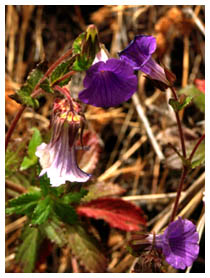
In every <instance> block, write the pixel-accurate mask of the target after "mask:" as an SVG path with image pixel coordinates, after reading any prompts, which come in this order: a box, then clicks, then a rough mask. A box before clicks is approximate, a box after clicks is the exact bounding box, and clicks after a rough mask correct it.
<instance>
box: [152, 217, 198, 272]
mask: <svg viewBox="0 0 210 278" xmlns="http://www.w3.org/2000/svg"><path fill="white" fill-rule="evenodd" d="M198 240H199V235H198V232H197V231H196V226H195V225H194V224H193V223H192V222H191V221H189V220H187V219H182V218H181V217H179V219H178V220H176V221H174V222H172V223H170V224H169V225H168V227H167V228H166V230H165V231H164V234H162V235H157V236H156V240H155V245H156V246H157V247H161V248H162V251H163V254H164V256H165V259H166V261H167V262H168V263H169V264H170V265H172V266H173V267H174V268H177V269H185V268H186V267H188V266H191V265H192V264H193V262H194V261H195V260H196V258H197V257H198V253H199V244H198Z"/></svg>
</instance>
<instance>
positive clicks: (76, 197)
mask: <svg viewBox="0 0 210 278" xmlns="http://www.w3.org/2000/svg"><path fill="white" fill-rule="evenodd" d="M87 193H88V191H87V190H85V189H81V191H80V192H71V193H68V194H66V195H65V196H64V197H63V198H62V202H63V203H65V204H70V203H79V202H80V200H81V199H82V198H83V197H84V196H85V195H86V194H87Z"/></svg>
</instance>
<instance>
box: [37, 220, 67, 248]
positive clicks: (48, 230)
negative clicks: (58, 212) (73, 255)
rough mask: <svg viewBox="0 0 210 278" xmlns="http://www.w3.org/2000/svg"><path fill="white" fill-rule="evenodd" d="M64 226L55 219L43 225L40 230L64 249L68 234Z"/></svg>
mask: <svg viewBox="0 0 210 278" xmlns="http://www.w3.org/2000/svg"><path fill="white" fill-rule="evenodd" d="M62 225H63V224H62V223H61V222H60V221H59V220H58V219H56V218H55V217H54V218H53V219H51V220H48V221H46V222H45V223H44V224H42V225H41V226H40V229H41V231H42V232H43V233H44V235H45V236H46V237H47V238H48V239H50V240H51V242H53V243H54V242H55V243H56V245H58V246H59V247H62V246H63V245H65V244H66V242H67V237H66V233H65V231H64V230H63V229H62V227H61V226H62Z"/></svg>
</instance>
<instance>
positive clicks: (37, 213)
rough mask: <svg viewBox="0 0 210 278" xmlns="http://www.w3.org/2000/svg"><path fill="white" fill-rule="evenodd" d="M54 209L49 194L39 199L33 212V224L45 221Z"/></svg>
mask: <svg viewBox="0 0 210 278" xmlns="http://www.w3.org/2000/svg"><path fill="white" fill-rule="evenodd" d="M51 211H52V201H51V199H50V197H49V196H47V197H46V198H45V199H44V200H41V201H39V203H38V204H37V206H36V208H35V209H34V212H33V214H32V221H31V223H32V224H37V225H40V224H42V223H44V222H45V221H46V220H47V219H48V217H49V215H50V213H51Z"/></svg>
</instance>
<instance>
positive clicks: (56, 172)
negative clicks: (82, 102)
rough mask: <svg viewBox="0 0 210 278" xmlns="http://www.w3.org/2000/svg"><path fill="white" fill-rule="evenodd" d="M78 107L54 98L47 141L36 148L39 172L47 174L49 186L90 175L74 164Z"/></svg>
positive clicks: (77, 180) (80, 180)
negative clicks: (47, 142) (48, 140)
mask: <svg viewBox="0 0 210 278" xmlns="http://www.w3.org/2000/svg"><path fill="white" fill-rule="evenodd" d="M78 111H79V106H78V105H77V103H76V102H74V101H73V100H71V103H69V100H67V99H57V100H56V101H55V103H54V108H53V114H52V137H51V140H50V142H49V144H45V143H42V144H41V145H40V146H38V147H37V150H36V156H38V157H39V161H40V164H41V166H42V168H43V169H42V171H41V173H40V176H42V175H44V174H45V173H47V176H48V177H49V178H50V182H51V184H52V186H59V185H61V184H64V183H65V182H66V181H70V182H86V181H87V180H88V179H89V178H90V175H89V174H87V173H85V172H83V171H82V170H81V169H80V168H79V167H78V165H77V161H76V156H75V147H74V144H75V140H76V137H77V134H78V130H79V128H80V121H81V116H80V115H79V114H78V113H77V112H78Z"/></svg>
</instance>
